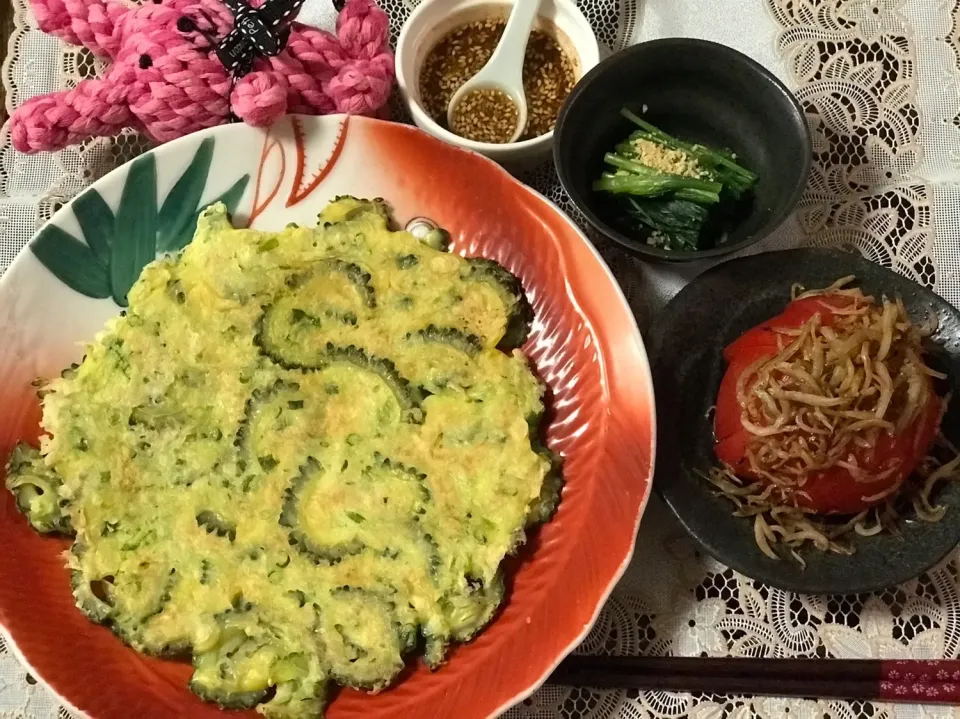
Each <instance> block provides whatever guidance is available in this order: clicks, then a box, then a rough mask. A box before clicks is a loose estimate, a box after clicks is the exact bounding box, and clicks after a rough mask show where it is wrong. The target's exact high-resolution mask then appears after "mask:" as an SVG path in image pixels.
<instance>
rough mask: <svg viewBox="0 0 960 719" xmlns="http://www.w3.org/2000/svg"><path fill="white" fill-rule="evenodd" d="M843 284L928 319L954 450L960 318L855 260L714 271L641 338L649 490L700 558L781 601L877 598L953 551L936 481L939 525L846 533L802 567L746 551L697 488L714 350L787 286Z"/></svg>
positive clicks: (727, 510) (712, 495) (747, 260)
mask: <svg viewBox="0 0 960 719" xmlns="http://www.w3.org/2000/svg"><path fill="white" fill-rule="evenodd" d="M846 275H853V276H855V277H856V283H857V284H858V285H859V286H860V287H862V288H863V290H864V292H866V293H867V294H871V295H873V296H875V297H881V296H884V295H886V296H887V297H890V298H893V297H899V298H900V299H901V300H903V303H904V306H905V307H906V309H907V312H908V313H909V315H910V317H911V319H912V320H913V321H914V322H917V323H919V324H924V323H927V322H929V321H930V320H931V318H934V317H935V318H936V321H937V326H938V329H937V332H936V333H935V334H934V335H933V337H932V338H931V341H932V346H931V347H930V355H929V357H928V361H930V363H931V365H932V366H933V367H935V368H936V369H937V370H939V371H941V372H944V373H945V374H946V375H947V377H948V379H947V380H945V381H944V382H942V383H940V386H939V387H938V388H937V389H938V392H939V394H940V395H941V396H946V395H947V394H951V393H952V395H953V401H952V402H951V403H950V407H949V411H948V412H947V414H946V416H945V417H944V418H943V422H942V424H941V431H942V432H943V434H944V436H945V437H946V438H947V439H948V440H950V441H951V442H953V443H954V444H955V445H956V444H960V401H958V397H960V311H958V310H957V308H955V307H953V306H951V305H950V303H949V302H947V301H945V300H944V299H942V298H941V297H938V296H937V295H936V294H934V293H933V292H932V291H930V290H928V289H927V288H925V287H921V286H920V285H918V284H916V283H915V282H913V281H912V280H910V279H908V278H906V277H903V276H902V275H898V274H896V273H895V272H892V271H890V270H888V269H886V268H885V267H881V266H880V265H878V264H875V263H873V262H870V261H868V260H866V259H864V258H863V257H862V256H860V254H859V253H852V252H843V251H840V250H829V249H814V248H808V249H801V250H787V251H784V252H766V253H762V254H758V255H752V256H750V257H741V258H736V259H732V260H729V261H728V262H724V263H723V264H720V265H718V266H716V267H714V268H712V269H710V270H708V271H707V272H705V273H703V274H702V275H700V276H699V277H698V278H697V279H695V280H694V281H693V282H691V283H690V284H689V285H687V286H686V287H685V288H684V289H683V290H681V291H680V293H679V294H678V295H677V296H676V297H675V298H674V299H673V300H672V301H671V302H670V304H669V305H668V306H667V308H666V309H665V310H664V311H663V312H662V313H661V314H660V315H659V316H658V318H657V323H656V325H655V326H654V328H653V329H652V330H651V331H650V332H648V333H647V334H646V335H645V336H644V340H645V341H646V343H647V351H648V352H649V354H650V364H651V366H652V368H653V379H654V386H655V387H656V392H657V426H658V427H660V428H661V430H662V431H661V432H660V433H659V434H658V437H657V468H656V479H655V481H654V489H655V490H656V491H657V492H659V493H660V495H661V496H662V497H663V498H664V500H665V501H666V502H667V504H668V505H669V506H670V508H671V509H672V510H673V512H674V514H676V515H677V518H678V519H679V520H680V523H681V524H682V525H683V526H684V528H685V529H686V530H687V531H688V532H689V533H690V535H691V536H692V537H693V539H694V540H696V541H697V542H698V543H699V544H700V545H701V546H702V547H703V549H704V550H705V551H706V552H707V553H709V554H711V555H713V556H714V557H716V558H717V559H718V560H720V561H721V562H723V563H724V564H726V565H727V566H728V567H731V568H732V569H734V570H736V571H738V572H740V573H741V574H744V575H745V576H747V577H750V578H752V579H759V580H761V581H763V582H765V583H767V584H769V585H770V586H773V587H777V588H779V589H784V590H787V591H792V592H804V593H810V594H855V593H859V592H872V591H879V590H882V589H886V588H887V587H892V586H895V585H897V584H902V583H903V582H905V581H907V580H909V579H912V578H913V577H916V576H917V575H919V574H921V573H922V572H924V571H926V570H927V569H929V568H930V567H932V566H933V565H934V564H936V563H937V562H938V561H940V560H941V559H942V558H943V557H945V556H946V555H947V554H948V553H949V552H950V551H951V550H953V549H954V548H955V547H956V546H957V543H958V542H960V482H942V483H940V485H938V487H937V488H936V489H935V490H934V494H933V495H932V497H931V500H932V502H933V504H935V505H938V504H939V505H943V506H945V507H946V508H947V512H946V515H945V516H944V517H943V519H942V520H940V521H939V522H932V523H931V522H925V521H922V520H920V519H919V518H918V517H917V516H916V515H915V514H910V513H908V514H905V515H904V517H903V520H902V522H901V524H900V525H899V526H898V531H897V532H884V533H881V534H878V535H876V536H873V537H861V536H855V537H854V538H853V539H852V543H853V545H854V547H855V548H856V553H855V554H853V555H851V556H845V555H842V554H833V553H825V552H819V551H816V550H814V549H809V548H808V549H803V550H801V551H800V554H801V556H802V557H803V560H804V561H805V562H806V563H807V564H806V568H803V567H802V566H801V565H800V564H799V563H797V562H795V561H792V560H791V559H789V558H784V559H780V560H773V559H770V558H769V557H767V556H766V555H764V554H763V553H762V552H761V551H760V549H759V548H758V547H757V543H756V540H755V539H754V536H753V522H752V521H751V520H750V519H748V518H744V517H735V516H734V515H733V509H734V507H733V505H732V504H731V503H730V502H729V500H727V499H726V498H723V497H718V496H717V495H716V492H715V491H714V488H713V486H712V485H711V484H710V483H709V482H708V481H707V480H706V479H705V475H706V474H707V473H709V471H710V469H711V468H712V467H715V466H717V464H718V460H717V458H716V455H715V454H714V436H713V418H712V414H711V413H710V408H711V407H712V405H713V404H714V403H715V402H716V397H717V391H718V389H719V387H720V382H721V380H722V378H723V374H724V372H725V371H726V363H725V362H724V359H723V349H724V347H726V346H727V345H728V344H730V343H731V342H732V341H734V340H735V339H736V338H737V337H739V336H740V335H741V334H742V333H743V332H745V331H747V330H748V329H750V328H751V327H754V326H756V325H757V324H759V323H761V322H763V321H765V320H768V319H770V318H771V317H775V316H777V315H778V314H779V313H780V312H781V311H782V310H783V309H784V308H785V307H786V306H787V304H788V303H789V302H790V288H791V285H792V284H793V283H794V282H799V283H800V284H802V285H804V286H805V287H809V288H814V287H827V286H829V285H830V284H831V283H832V282H834V281H836V280H838V279H840V278H841V277H844V276H846Z"/></svg>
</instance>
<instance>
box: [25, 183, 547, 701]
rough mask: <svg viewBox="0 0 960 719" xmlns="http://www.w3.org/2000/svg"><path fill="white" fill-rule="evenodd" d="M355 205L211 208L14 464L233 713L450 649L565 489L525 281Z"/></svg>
mask: <svg viewBox="0 0 960 719" xmlns="http://www.w3.org/2000/svg"><path fill="white" fill-rule="evenodd" d="M426 239H427V242H422V241H420V240H418V239H417V238H415V237H413V236H412V235H410V234H409V233H406V232H394V231H391V230H390V228H389V216H388V213H387V212H386V210H385V208H384V206H383V204H382V203H380V202H368V201H362V200H356V199H353V198H340V199H338V200H337V201H335V202H334V203H333V204H332V205H330V206H329V207H328V208H327V209H325V210H324V212H323V213H322V214H321V216H320V221H319V224H318V226H317V227H311V228H306V227H296V226H290V227H287V228H286V229H284V230H283V231H281V232H276V233H270V232H260V231H253V230H246V229H234V228H233V227H232V226H231V224H230V221H229V218H228V216H227V214H226V211H225V209H224V208H223V206H222V205H216V206H214V207H212V208H211V209H209V210H207V211H205V212H204V213H203V215H202V216H201V218H200V221H199V225H198V230H197V234H196V237H195V239H194V241H193V242H192V243H191V244H190V245H189V246H188V247H187V249H186V250H185V251H184V252H183V253H182V254H181V255H179V256H172V257H166V258H164V259H160V260H158V261H156V262H154V263H152V264H150V265H148V266H147V267H146V268H145V269H144V271H143V273H142V275H141V276H140V279H139V280H138V282H137V283H136V284H135V285H134V287H133V289H132V290H131V292H130V304H129V309H128V310H127V312H126V313H125V314H124V315H123V316H121V317H119V318H117V319H116V320H114V321H112V322H111V323H110V324H108V326H107V327H106V328H105V329H104V331H103V332H102V333H101V334H100V335H99V336H98V337H97V338H96V340H95V341H94V342H93V343H92V344H91V345H90V346H89V347H88V350H87V354H86V357H85V358H84V360H83V362H82V363H81V364H80V365H79V366H76V367H73V368H70V369H69V370H67V371H65V372H64V373H63V376H62V377H60V378H56V379H54V380H53V381H51V382H49V383H48V384H47V385H46V386H45V387H44V388H43V390H42V392H43V427H44V430H45V432H46V436H45V437H44V438H43V439H42V444H41V448H40V450H39V451H37V450H35V449H31V448H29V447H27V446H21V447H20V448H18V450H17V452H16V453H15V454H14V456H13V458H12V460H11V462H10V466H9V468H8V479H7V483H8V486H9V487H10V488H11V490H12V491H14V493H15V494H16V495H17V500H18V506H19V507H20V508H21V510H22V511H23V512H24V513H25V514H26V515H27V518H28V519H29V520H30V522H31V524H33V526H34V527H35V528H36V529H37V530H39V531H42V532H62V533H74V534H75V536H76V540H75V542H74V544H73V547H72V549H71V551H70V553H69V559H68V563H69V567H70V570H71V573H72V577H73V585H74V594H75V597H76V600H77V604H78V606H79V607H80V609H81V610H82V611H83V612H85V613H86V614H87V615H88V616H89V617H90V618H91V619H93V620H94V621H97V622H102V623H105V624H107V625H108V626H110V627H111V628H112V629H113V630H114V631H115V632H116V633H117V634H118V635H119V636H120V637H121V638H122V639H123V640H124V641H125V642H127V643H129V644H130V645H131V646H133V647H134V648H135V649H137V650H138V651H141V652H146V653H151V654H162V655H183V656H191V657H192V660H193V664H194V667H195V671H194V675H193V679H192V682H191V688H192V689H193V691H194V692H196V693H197V694H198V695H200V696H201V697H202V698H204V699H207V700H210V701H215V702H219V703H220V704H222V705H223V706H225V707H251V706H257V707H258V708H259V709H260V710H261V711H262V712H263V713H264V714H267V715H269V716H275V717H307V716H317V715H319V714H320V713H321V712H322V709H323V705H324V697H325V694H326V688H327V686H328V684H329V683H331V682H335V683H338V684H341V685H347V686H352V687H357V688H361V689H367V690H371V691H376V690H380V689H382V688H384V687H386V686H388V685H389V684H390V683H391V681H393V680H394V679H395V678H396V676H397V674H398V673H399V672H400V670H401V669H402V668H403V666H404V661H405V658H406V657H407V655H409V654H411V653H414V652H417V651H421V650H422V651H423V652H424V659H425V661H426V662H427V663H428V664H429V665H430V666H432V667H436V666H438V665H440V664H441V663H442V661H443V658H444V655H445V652H446V650H447V648H448V646H449V645H450V643H452V642H462V641H467V640H469V639H470V638H471V637H473V636H474V635H475V634H476V633H477V632H478V631H480V630H481V629H482V628H483V627H484V625H486V624H487V623H488V622H489V621H490V620H491V618H492V617H493V615H494V613H495V611H496V609H497V607H498V605H499V604H500V603H501V601H502V600H503V597H504V585H503V578H502V575H501V568H500V565H501V563H502V561H503V559H504V557H505V556H506V555H508V554H510V553H511V552H513V551H514V550H515V549H516V548H517V547H518V546H519V545H520V544H521V543H522V542H523V541H524V537H525V530H526V529H527V528H528V527H529V526H530V525H531V524H533V523H536V522H539V521H544V520H546V519H547V518H549V516H550V514H551V513H552V511H553V508H554V506H555V504H556V501H557V498H558V488H559V487H558V485H559V478H558V475H557V472H556V467H555V461H554V458H553V457H552V456H551V455H550V454H549V452H547V451H546V450H545V449H543V448H542V447H541V446H540V445H539V443H538V441H537V432H538V423H539V420H540V416H541V414H542V411H543V406H542V400H541V396H542V392H543V389H542V385H541V383H540V382H539V381H538V380H537V378H536V377H535V376H534V375H533V373H532V372H531V370H530V368H529V366H528V362H527V360H526V358H525V357H524V356H523V354H522V353H521V352H520V351H519V349H517V347H518V346H519V345H520V344H522V342H523V340H524V337H525V332H526V328H527V325H528V324H529V307H528V305H527V304H526V300H525V299H524V298H523V296H522V292H521V291H520V286H519V283H518V282H517V281H516V280H515V279H514V278H513V277H512V276H511V275H509V273H507V272H506V271H505V270H503V269H502V268H501V267H499V266H498V265H496V264H495V263H493V262H490V261H487V260H468V259H464V258H461V257H458V256H455V255H452V254H449V253H447V252H445V251H443V244H444V242H443V240H444V237H443V233H442V232H435V233H433V234H432V235H431V236H429V237H428V238H426Z"/></svg>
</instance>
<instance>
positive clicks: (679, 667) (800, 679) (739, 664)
mask: <svg viewBox="0 0 960 719" xmlns="http://www.w3.org/2000/svg"><path fill="white" fill-rule="evenodd" d="M549 682H550V683H551V684H562V685H566V686H592V687H598V688H605V689H637V690H664V691H675V692H691V693H695V694H723V695H734V694H746V695H758V696H780V697H803V698H814V699H816V698H831V699H834V698H837V699H854V700H864V701H885V702H906V703H911V704H919V703H923V704H960V661H955V660H943V661H919V660H908V661H885V660H875V659H864V660H860V659H854V660H849V659H752V658H742V659H741V658H719V659H717V658H702V659H701V658H687V657H612V656H582V655H577V656H571V657H567V659H565V660H564V661H563V662H562V663H561V664H560V666H559V667H558V668H557V669H556V671H555V672H554V673H553V675H552V676H551V677H550V679H549Z"/></svg>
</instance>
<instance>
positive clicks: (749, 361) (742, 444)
mask: <svg viewBox="0 0 960 719" xmlns="http://www.w3.org/2000/svg"><path fill="white" fill-rule="evenodd" d="M850 302H851V300H850V299H849V298H848V297H845V296H842V295H824V296H817V297H808V298H804V299H800V300H795V301H794V302H791V303H790V304H789V305H787V308H786V309H785V310H784V311H783V313H782V314H780V315H779V316H777V317H774V318H773V319H771V320H768V321H766V322H764V323H762V324H760V325H758V326H756V327H754V328H753V329H751V330H749V331H748V332H746V333H744V334H743V335H741V336H740V337H739V338H738V339H737V340H736V341H734V342H733V343H731V344H730V345H729V346H728V347H727V348H726V349H725V350H724V353H723V356H724V359H725V360H726V361H727V371H726V374H725V375H724V377H723V381H722V382H721V384H720V391H719V393H718V395H717V405H716V414H715V415H714V436H715V438H716V444H715V446H714V451H715V452H716V455H717V458H718V459H719V460H720V461H722V462H724V463H726V464H728V465H730V467H731V468H732V469H733V471H734V472H735V473H736V474H737V476H739V477H745V478H750V479H760V480H762V481H765V480H764V478H763V477H761V476H758V475H756V474H755V473H753V472H752V471H751V470H750V468H749V466H748V465H747V462H746V452H747V447H748V444H749V443H750V441H751V439H752V438H753V435H752V434H751V433H750V432H748V431H747V430H746V429H744V427H743V425H742V423H741V421H740V417H741V412H742V408H741V407H740V403H739V402H738V401H737V381H738V379H739V378H740V376H741V375H742V374H743V372H744V371H746V370H747V369H748V368H749V367H750V366H751V365H753V364H754V363H756V362H758V361H759V360H762V359H766V358H771V357H774V356H775V355H776V354H777V353H778V352H779V350H780V347H781V346H785V345H787V344H789V343H790V342H791V341H792V340H793V337H790V336H788V335H786V334H784V332H783V331H784V330H787V331H789V330H796V329H798V328H800V327H802V326H803V325H804V324H806V323H807V322H808V321H809V320H810V319H811V318H812V317H813V316H814V314H816V313H819V314H820V321H821V324H822V325H824V326H831V325H833V324H834V322H835V321H836V319H837V315H836V314H835V313H834V312H832V311H831V309H836V310H839V309H842V308H843V307H844V306H846V305H848V304H850ZM778 335H779V337H780V340H779V343H778ZM926 381H927V382H929V383H930V392H929V393H928V396H929V398H930V399H929V401H928V402H927V403H926V405H925V406H924V407H923V408H922V410H921V411H920V413H919V414H918V416H917V418H916V419H915V420H914V421H913V422H912V423H911V424H910V425H909V426H907V427H906V428H905V429H904V430H903V431H902V432H900V433H897V434H889V433H886V432H882V433H881V434H880V435H879V439H878V440H877V444H876V445H875V446H874V447H863V448H861V447H858V448H856V449H855V450H854V452H853V454H854V456H855V457H856V460H857V465H858V466H860V467H861V468H862V469H864V470H866V471H867V472H869V473H879V472H880V471H881V470H882V469H883V468H884V467H890V466H891V464H890V463H891V461H895V460H896V461H899V465H898V469H897V471H896V472H894V473H892V474H891V475H890V476H889V477H887V478H885V479H883V480H880V481H877V482H869V483H863V482H857V481H856V480H855V479H854V478H853V476H852V475H851V474H850V472H849V471H847V470H846V469H844V468H843V467H832V468H830V469H827V470H824V471H820V472H814V473H812V474H810V475H809V476H808V478H807V481H806V483H805V484H804V485H803V493H798V494H796V495H795V500H796V502H797V504H798V505H799V506H801V507H805V508H808V509H812V510H813V511H815V512H818V513H822V514H856V513H857V512H860V511H862V510H864V509H868V508H869V507H871V506H873V505H876V504H879V503H881V502H883V501H885V500H886V497H885V496H884V497H881V498H879V499H873V500H868V499H865V497H874V496H876V495H879V494H884V493H886V491H887V490H888V489H890V488H891V487H899V485H900V484H902V483H903V481H904V480H905V479H907V477H909V476H910V474H912V473H913V471H914V470H915V469H916V468H917V465H918V464H919V463H920V461H921V460H922V459H923V458H924V457H925V456H926V454H927V452H929V451H930V447H931V446H932V445H933V442H934V439H935V438H936V435H937V432H938V430H939V421H940V410H941V400H940V399H939V398H938V397H937V396H936V394H935V393H934V392H933V385H932V380H931V379H930V378H929V377H927V378H926ZM748 390H749V387H748Z"/></svg>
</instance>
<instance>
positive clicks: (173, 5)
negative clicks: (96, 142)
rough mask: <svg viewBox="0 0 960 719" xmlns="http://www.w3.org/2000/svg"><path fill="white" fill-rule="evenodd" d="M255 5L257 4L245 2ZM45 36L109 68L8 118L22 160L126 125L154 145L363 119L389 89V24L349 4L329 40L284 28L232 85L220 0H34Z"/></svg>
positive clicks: (367, 6)
mask: <svg viewBox="0 0 960 719" xmlns="http://www.w3.org/2000/svg"><path fill="white" fill-rule="evenodd" d="M252 4H253V5H257V3H252ZM33 11H34V14H35V15H36V18H37V23H38V25H39V26H40V28H41V29H42V30H44V31H45V32H49V33H53V34H55V35H58V36H60V37H61V38H63V39H64V40H66V41H67V42H70V43H73V44H82V45H84V46H85V47H87V48H89V49H90V50H91V51H93V52H94V53H95V54H96V55H99V56H101V57H104V58H108V59H110V60H112V61H113V62H112V64H111V65H110V66H109V67H108V68H107V71H106V74H105V75H104V76H103V78H98V79H90V80H84V81H83V82H81V83H80V84H79V85H77V87H76V88H74V89H72V90H66V91H64V92H56V93H52V94H49V95H41V96H39V97H34V98H32V99H30V100H28V101H27V102H25V103H24V104H23V105H22V106H21V107H20V108H18V109H17V110H16V111H15V112H14V113H13V116H12V117H11V122H10V134H11V137H12V139H13V145H14V147H16V148H17V149H18V150H20V151H21V152H37V151H40V150H58V149H60V148H62V147H64V146H66V145H70V144H73V143H76V142H79V141H81V140H84V139H86V138H88V137H91V136H101V135H113V134H115V133H117V132H118V131H119V130H120V129H121V128H124V127H136V128H138V129H140V130H144V131H146V133H147V134H148V135H150V136H151V137H152V138H154V139H155V140H158V141H161V142H163V141H166V140H171V139H173V138H176V137H180V136H181V135H185V134H187V133H190V132H193V131H195V130H200V129H203V128H205V127H212V126H214V125H220V124H222V123H225V122H227V121H228V120H229V119H230V117H231V113H232V114H233V115H235V116H236V117H238V118H239V119H241V120H243V121H244V122H247V123H249V124H251V125H255V126H258V127H262V126H266V125H270V124H271V123H273V122H274V121H275V120H277V119H278V118H279V117H281V116H282V115H284V114H286V113H306V114H312V115H320V114H327V113H334V112H347V113H352V114H373V113H376V112H377V111H378V110H379V109H380V108H382V106H383V105H384V104H385V103H386V100H387V98H388V96H389V94H390V90H391V88H392V84H393V58H392V57H391V55H390V54H389V51H388V49H387V33H388V26H387V17H386V15H385V14H384V13H383V12H382V11H381V10H380V9H379V8H378V7H377V6H376V4H375V3H374V1H373V0H348V1H347V3H346V6H345V7H344V8H343V10H342V11H341V12H340V17H339V18H338V21H337V34H336V36H334V35H332V34H330V33H327V32H322V31H320V30H316V29H314V28H310V27H306V26H304V25H300V24H298V23H293V25H292V26H291V27H290V36H289V40H288V41H287V45H286V47H285V49H284V50H283V51H282V52H281V53H280V54H279V55H277V56H275V57H258V58H257V59H256V60H255V61H254V63H253V68H252V71H251V72H250V73H249V74H246V75H244V76H243V77H241V78H240V79H239V80H234V78H233V77H232V76H231V74H230V73H229V72H228V71H227V69H226V68H225V67H224V65H223V64H222V63H221V61H220V60H219V59H218V57H217V53H216V48H217V45H218V43H219V42H220V41H221V40H222V39H223V38H224V37H226V35H227V34H228V33H229V32H230V30H231V29H232V28H233V22H234V17H233V14H232V13H231V11H230V10H229V9H228V8H227V7H226V6H225V5H224V4H223V3H222V2H220V0H152V1H151V0H144V3H143V4H142V5H134V6H130V5H126V4H124V3H123V2H122V1H121V0H33Z"/></svg>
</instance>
